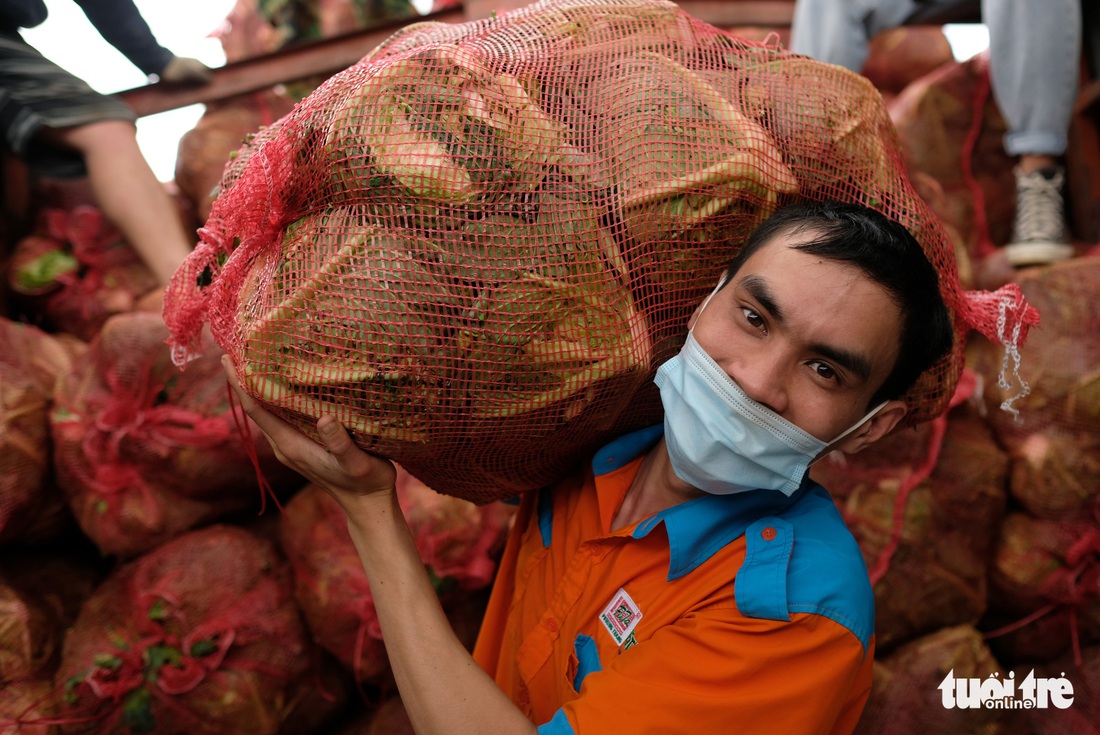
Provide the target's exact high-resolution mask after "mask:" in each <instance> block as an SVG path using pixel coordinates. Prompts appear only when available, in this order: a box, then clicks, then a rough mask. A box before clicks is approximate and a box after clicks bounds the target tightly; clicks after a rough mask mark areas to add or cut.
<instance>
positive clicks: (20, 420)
mask: <svg viewBox="0 0 1100 735" xmlns="http://www.w3.org/2000/svg"><path fill="white" fill-rule="evenodd" d="M71 369H72V354H71V353H70V352H69V350H68V349H67V348H66V346H65V343H64V342H63V341H61V340H58V339H55V338H54V337H51V336H50V335H48V334H46V333H45V332H42V331H41V330H39V329H37V328H35V327H32V326H28V325H25V324H19V323H16V322H12V321H9V320H7V319H0V542H12V541H28V540H33V539H34V538H35V537H38V536H41V535H43V534H45V535H49V533H48V531H49V529H50V528H51V527H53V526H57V525H59V524H58V523H57V521H58V520H59V518H60V517H61V516H62V514H63V512H64V505H65V503H64V499H63V498H62V497H61V494H60V493H59V492H58V491H57V489H56V488H55V487H54V485H53V472H52V460H51V455H50V452H51V443H50V427H49V413H50V407H51V406H52V403H53V393H54V385H55V383H56V382H57V380H58V378H59V376H61V375H64V374H66V373H67V372H68V371H70V370H71Z"/></svg>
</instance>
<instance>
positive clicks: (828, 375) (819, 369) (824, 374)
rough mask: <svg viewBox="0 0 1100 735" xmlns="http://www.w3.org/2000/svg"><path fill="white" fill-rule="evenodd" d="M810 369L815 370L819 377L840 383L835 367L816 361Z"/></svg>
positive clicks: (811, 364)
mask: <svg viewBox="0 0 1100 735" xmlns="http://www.w3.org/2000/svg"><path fill="white" fill-rule="evenodd" d="M810 369H811V370H813V371H814V372H815V373H816V374H817V376H818V377H820V378H824V379H825V380H832V381H834V382H839V380H840V376H839V375H837V373H836V370H833V366H832V365H830V364H828V363H826V362H820V361H818V360H814V361H813V362H811V363H810Z"/></svg>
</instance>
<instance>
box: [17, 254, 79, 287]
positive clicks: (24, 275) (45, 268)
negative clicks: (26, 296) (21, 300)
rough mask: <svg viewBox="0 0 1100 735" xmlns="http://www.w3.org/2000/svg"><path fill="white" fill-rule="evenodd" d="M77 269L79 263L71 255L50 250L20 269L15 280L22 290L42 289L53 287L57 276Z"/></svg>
mask: <svg viewBox="0 0 1100 735" xmlns="http://www.w3.org/2000/svg"><path fill="white" fill-rule="evenodd" d="M79 267H80V263H79V262H78V261H77V259H76V258H75V257H74V256H73V255H72V253H69V252H66V251H64V250H51V251H49V252H47V253H44V254H42V255H40V256H39V257H37V258H35V259H34V260H33V261H31V262H30V263H27V264H26V265H24V266H23V267H22V268H20V269H19V270H18V271H17V272H16V279H17V281H18V283H19V285H20V286H22V287H23V288H28V289H35V288H44V287H46V286H52V285H54V284H55V283H56V282H57V279H58V277H59V276H62V275H64V274H66V273H73V272H75V271H76V270H77V269H78V268H79Z"/></svg>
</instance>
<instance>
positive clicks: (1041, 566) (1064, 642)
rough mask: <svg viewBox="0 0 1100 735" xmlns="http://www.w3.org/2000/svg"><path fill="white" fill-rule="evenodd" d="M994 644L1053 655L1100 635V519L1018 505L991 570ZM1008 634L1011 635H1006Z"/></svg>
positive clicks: (1033, 655)
mask: <svg viewBox="0 0 1100 735" xmlns="http://www.w3.org/2000/svg"><path fill="white" fill-rule="evenodd" d="M989 584H990V602H991V612H994V613H995V614H993V615H991V616H990V618H989V620H988V621H987V622H986V624H985V626H984V627H988V628H990V631H989V636H990V640H991V644H993V645H996V646H997V647H998V648H1001V647H1003V648H1004V649H1005V650H1006V651H1008V652H1015V654H1016V656H1017V657H1018V660H1019V659H1022V660H1024V661H1026V660H1028V659H1029V658H1030V659H1031V660H1036V659H1039V660H1049V659H1052V658H1054V657H1055V656H1058V655H1059V654H1061V653H1063V652H1064V651H1066V650H1069V649H1072V650H1073V651H1074V652H1075V653H1076V654H1077V655H1078V656H1080V647H1081V646H1082V645H1083V644H1086V643H1095V642H1097V641H1100V523H1097V522H1096V521H1092V522H1076V523H1071V522H1060V521H1050V520H1042V519H1037V518H1032V517H1031V516H1029V515H1027V514H1025V513H1013V514H1011V515H1010V516H1009V517H1008V518H1006V519H1005V522H1004V524H1002V526H1001V531H1000V536H999V539H998V543H997V548H996V553H995V555H994V557H993V563H992V566H991V569H990V575H989ZM1002 638H1004V639H1006V640H1001V639H1002Z"/></svg>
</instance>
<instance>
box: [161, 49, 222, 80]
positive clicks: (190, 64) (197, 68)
mask: <svg viewBox="0 0 1100 735" xmlns="http://www.w3.org/2000/svg"><path fill="white" fill-rule="evenodd" d="M158 76H159V77H160V81H162V82H165V83H167V84H190V85H199V84H207V83H209V82H210V80H211V79H213V72H211V71H210V67H208V66H207V65H206V64H204V63H202V62H201V61H199V60H198V59H192V58H188V57H186V56H176V57H173V59H172V60H171V61H169V62H168V65H167V66H165V67H164V70H163V71H161V73H160V74H159V75H158Z"/></svg>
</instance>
